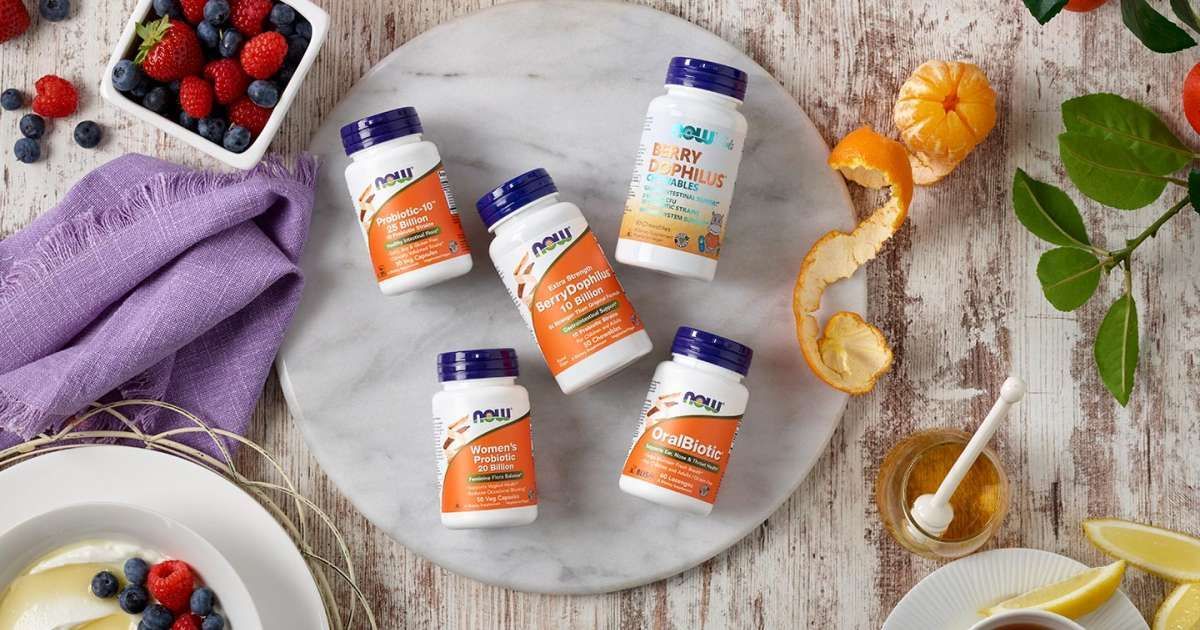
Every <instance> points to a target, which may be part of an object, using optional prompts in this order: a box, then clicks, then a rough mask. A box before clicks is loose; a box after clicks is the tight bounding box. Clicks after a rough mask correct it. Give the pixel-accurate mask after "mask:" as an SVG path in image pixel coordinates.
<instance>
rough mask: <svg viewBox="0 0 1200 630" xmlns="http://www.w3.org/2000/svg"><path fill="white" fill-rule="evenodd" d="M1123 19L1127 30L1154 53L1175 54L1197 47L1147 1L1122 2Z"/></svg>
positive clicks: (1193, 41) (1185, 32) (1129, 0)
mask: <svg viewBox="0 0 1200 630" xmlns="http://www.w3.org/2000/svg"><path fill="white" fill-rule="evenodd" d="M1121 18H1122V19H1124V20H1125V26H1126V28H1128V29H1129V30H1130V32H1132V33H1133V34H1134V35H1135V36H1136V37H1137V38H1138V39H1140V40H1142V43H1143V44H1145V45H1146V48H1149V49H1150V50H1153V51H1154V52H1157V53H1173V52H1178V51H1180V50H1183V49H1184V48H1191V47H1192V46H1195V45H1196V40H1194V39H1192V36H1191V35H1188V34H1187V31H1185V30H1183V29H1181V28H1179V27H1178V26H1176V25H1175V23H1174V22H1172V21H1170V20H1168V19H1167V18H1165V17H1163V14H1161V13H1159V12H1158V11H1155V10H1154V7H1152V6H1150V3H1149V2H1147V1H1146V0H1121Z"/></svg>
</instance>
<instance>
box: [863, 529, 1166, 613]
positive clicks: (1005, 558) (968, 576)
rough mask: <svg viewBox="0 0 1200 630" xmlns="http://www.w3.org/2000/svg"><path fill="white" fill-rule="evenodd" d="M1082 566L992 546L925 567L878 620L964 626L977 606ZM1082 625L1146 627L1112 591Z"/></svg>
mask: <svg viewBox="0 0 1200 630" xmlns="http://www.w3.org/2000/svg"><path fill="white" fill-rule="evenodd" d="M1086 568H1087V566H1086V565H1084V564H1082V563H1079V562H1076V561H1075V560H1072V559H1070V558H1068V557H1066V556H1060V555H1058V554H1056V553H1050V552H1049V551H1041V550H1038V549H996V550H993V551H985V552H983V553H977V554H975V555H971V556H967V557H966V558H962V559H960V560H956V561H954V562H951V563H950V564H948V565H946V566H944V567H942V568H940V569H938V570H937V571H934V572H933V573H930V574H929V575H928V576H927V577H926V578H925V579H924V580H921V582H920V583H918V584H917V585H916V586H914V587H913V589H912V590H911V591H909V592H908V594H907V595H905V596H904V598H903V599H901V600H900V603H899V604H896V608H895V610H893V611H892V614H891V615H888V618H887V620H886V621H884V622H883V630H929V629H930V628H938V630H966V628H969V627H971V624H974V623H975V622H977V621H979V620H980V619H981V617H980V616H979V613H978V612H977V611H978V610H979V609H980V608H986V607H988V606H991V605H994V604H996V603H999V602H1001V601H1003V600H1005V599H1008V598H1009V597H1013V596H1015V595H1019V594H1021V593H1024V592H1025V591H1029V590H1032V589H1034V588H1037V587H1039V586H1044V585H1046V584H1051V583H1053V582H1057V581H1059V580H1065V579H1067V578H1069V577H1071V576H1072V575H1074V574H1076V573H1078V572H1080V571H1082V570H1084V569H1086ZM1076 621H1077V622H1079V624H1080V625H1082V626H1083V627H1084V628H1087V630H1148V629H1149V626H1148V625H1147V624H1146V620H1145V619H1142V615H1141V613H1139V612H1138V609H1137V607H1136V606H1134V605H1133V602H1131V601H1129V598H1128V597H1126V596H1125V593H1122V592H1121V591H1117V592H1116V594H1114V595H1113V596H1112V599H1110V600H1108V602H1107V603H1105V604H1104V605H1103V606H1101V607H1100V608H1098V609H1097V610H1096V611H1095V612H1093V613H1092V614H1090V615H1087V616H1085V617H1082V618H1080V619H1076Z"/></svg>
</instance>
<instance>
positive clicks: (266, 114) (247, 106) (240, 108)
mask: <svg viewBox="0 0 1200 630" xmlns="http://www.w3.org/2000/svg"><path fill="white" fill-rule="evenodd" d="M269 118H271V110H269V109H265V108H262V107H259V106H258V105H255V104H254V103H253V102H251V101H250V99H248V98H243V99H242V100H240V101H238V102H236V103H234V104H233V106H232V107H230V108H229V122H232V123H233V124H235V125H239V126H242V127H245V128H246V129H249V130H250V131H251V132H252V133H253V134H254V135H256V136H257V135H258V134H260V133H262V130H263V127H266V126H267V120H268V119H269Z"/></svg>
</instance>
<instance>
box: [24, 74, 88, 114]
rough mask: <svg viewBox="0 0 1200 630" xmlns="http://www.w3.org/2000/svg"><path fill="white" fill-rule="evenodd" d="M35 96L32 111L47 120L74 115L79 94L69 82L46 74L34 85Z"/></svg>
mask: <svg viewBox="0 0 1200 630" xmlns="http://www.w3.org/2000/svg"><path fill="white" fill-rule="evenodd" d="M34 87H35V88H36V89H37V96H34V97H33V111H35V112H37V113H38V114H41V115H42V116H45V117H47V118H63V117H64V116H70V115H71V114H73V113H75V108H76V107H77V106H78V105H79V93H78V92H76V91H75V86H73V85H71V82H70V81H67V80H66V79H63V78H62V77H56V76H54V75H53V74H48V75H46V76H44V77H42V78H40V79H38V80H37V83H35V84H34Z"/></svg>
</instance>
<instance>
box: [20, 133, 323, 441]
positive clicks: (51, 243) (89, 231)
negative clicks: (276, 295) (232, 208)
mask: <svg viewBox="0 0 1200 630" xmlns="http://www.w3.org/2000/svg"><path fill="white" fill-rule="evenodd" d="M319 169H320V161H319V160H318V159H317V157H316V156H314V155H312V154H310V153H302V154H301V155H300V156H298V157H297V158H296V160H295V162H294V164H293V165H292V166H290V167H289V165H288V162H287V161H286V160H285V159H284V158H282V157H280V156H277V155H269V156H267V157H266V158H264V159H263V160H262V161H261V162H259V163H258V165H257V166H255V167H254V168H253V169H251V170H249V171H243V172H234V173H225V172H218V171H194V170H187V171H180V172H176V173H162V174H159V175H157V176H155V177H154V178H153V179H151V180H150V181H149V182H146V183H145V184H144V185H142V186H139V187H138V188H137V189H136V190H134V191H132V192H131V193H129V194H128V195H126V196H125V198H124V199H123V200H122V202H121V203H119V204H117V205H116V206H112V207H110V208H106V209H102V210H101V211H99V212H97V211H96V210H88V211H86V212H83V213H81V214H79V215H77V216H75V217H72V218H71V219H70V220H68V221H66V222H64V223H63V224H62V225H59V226H57V227H55V228H53V229H52V230H50V231H49V232H47V233H46V234H45V235H44V236H43V237H42V238H41V239H40V240H38V242H37V245H36V246H35V252H34V255H32V256H25V257H21V258H20V259H19V260H17V261H16V262H14V263H13V266H12V268H11V269H9V270H8V273H6V274H4V275H3V276H0V301H3V300H4V296H5V294H6V293H8V292H10V291H16V290H18V289H20V288H21V286H22V285H23V284H25V283H29V282H36V281H38V280H40V279H42V278H45V277H46V276H48V275H50V274H52V273H54V272H55V271H57V270H58V269H59V268H60V267H61V266H63V265H65V264H66V263H67V262H69V261H70V260H71V259H72V258H74V257H76V256H78V255H79V254H81V253H82V252H84V251H85V250H87V249H88V248H90V247H93V246H95V245H96V244H98V243H99V242H100V241H102V240H103V239H105V238H108V237H109V236H111V235H112V234H114V233H116V232H119V231H121V230H123V229H125V228H128V227H130V226H132V225H133V224H134V223H136V222H137V221H138V220H139V219H141V218H142V217H144V216H145V215H146V214H148V213H149V212H151V211H152V210H153V209H154V208H155V207H158V206H162V205H169V204H173V203H177V202H180V201H185V200H187V199H189V198H191V197H195V196H197V195H201V194H204V193H205V192H207V191H209V190H213V189H215V188H222V187H226V186H234V185H237V184H241V183H244V182H246V181H249V180H251V179H254V178H256V177H267V178H270V179H275V180H277V181H281V182H293V183H295V184H298V185H301V186H304V187H308V188H311V187H312V186H313V185H314V184H315V182H316V178H317V173H318V171H319ZM154 369H155V366H150V367H148V368H147V372H149V371H152V370H154ZM154 380H155V379H153V378H150V374H147V373H139V374H137V375H134V376H133V377H132V378H130V379H129V380H128V381H126V382H125V383H121V384H118V385H117V386H116V387H115V388H114V390H119V391H121V392H123V393H126V394H128V393H137V394H147V393H151V392H150V391H148V390H151V389H153V387H151V386H150V384H151V383H153V382H154ZM158 393H159V396H161V394H162V392H161V391H160V392H158ZM48 413H49V412H48V410H45V409H38V408H36V407H34V406H32V405H30V404H29V403H27V402H25V401H23V400H19V399H17V398H16V397H14V396H13V395H12V394H10V393H9V392H6V391H4V390H0V418H2V419H4V426H0V433H4V432H11V433H14V434H16V435H17V436H19V437H20V438H22V439H30V438H32V437H33V436H35V435H37V434H38V433H41V432H44V431H47V430H53V429H54V428H56V427H57V426H58V425H60V424H61V423H62V422H63V420H66V419H68V418H63V419H62V420H58V421H55V422H53V423H51V424H50V425H44V418H45V416H46V415H47V414H48Z"/></svg>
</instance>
